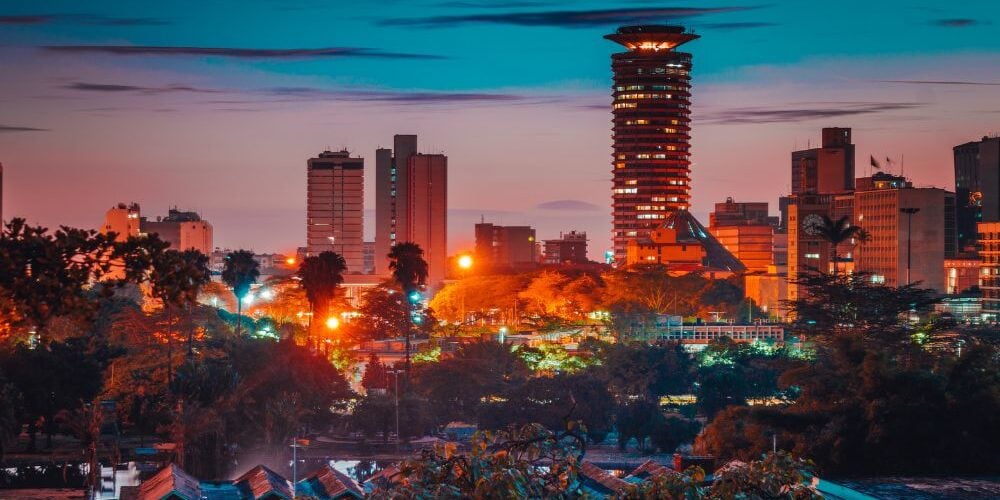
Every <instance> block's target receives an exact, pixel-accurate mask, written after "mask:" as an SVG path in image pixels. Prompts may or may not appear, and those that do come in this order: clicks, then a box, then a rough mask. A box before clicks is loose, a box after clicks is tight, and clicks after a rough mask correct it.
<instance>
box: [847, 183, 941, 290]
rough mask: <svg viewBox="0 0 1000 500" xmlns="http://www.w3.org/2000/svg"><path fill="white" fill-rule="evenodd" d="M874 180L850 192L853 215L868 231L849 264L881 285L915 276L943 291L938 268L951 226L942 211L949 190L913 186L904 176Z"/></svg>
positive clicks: (926, 285)
mask: <svg viewBox="0 0 1000 500" xmlns="http://www.w3.org/2000/svg"><path fill="white" fill-rule="evenodd" d="M873 177H874V176H873ZM897 179H898V178H897ZM861 181H862V180H861V179H859V183H858V185H859V186H862V185H863V183H862V182H861ZM880 186H881V187H879V184H877V183H876V185H875V186H873V188H872V189H866V190H859V191H856V192H855V193H854V221H855V223H856V224H857V225H859V226H861V227H862V228H864V230H865V232H866V233H868V239H867V241H864V242H861V243H860V244H859V245H857V247H856V250H855V253H856V258H855V261H854V264H855V265H854V268H855V270H856V271H858V272H865V273H871V275H872V280H873V281H874V282H876V283H884V284H886V285H887V286H903V285H905V284H907V283H915V282H919V283H920V285H919V286H921V287H922V288H931V289H934V290H937V291H938V292H941V293H944V292H945V291H946V286H945V285H946V283H945V279H944V274H943V273H942V272H941V270H942V269H943V268H944V258H945V250H946V246H947V245H948V242H949V241H950V235H951V234H953V231H954V220H953V219H952V220H951V221H949V217H948V216H947V214H948V212H949V207H954V203H955V195H954V194H953V193H951V192H948V191H945V190H943V189H939V188H914V187H912V184H911V183H910V182H908V181H905V180H902V182H894V183H882V184H881V185H880Z"/></svg>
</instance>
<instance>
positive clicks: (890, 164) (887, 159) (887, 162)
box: [885, 156, 892, 167]
mask: <svg viewBox="0 0 1000 500" xmlns="http://www.w3.org/2000/svg"><path fill="white" fill-rule="evenodd" d="M885 164H886V165H889V166H890V167H891V166H892V158H889V157H888V156H886V157H885Z"/></svg>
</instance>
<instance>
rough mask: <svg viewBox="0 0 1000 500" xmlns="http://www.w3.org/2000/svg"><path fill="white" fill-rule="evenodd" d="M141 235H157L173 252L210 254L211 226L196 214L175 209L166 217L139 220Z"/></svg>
mask: <svg viewBox="0 0 1000 500" xmlns="http://www.w3.org/2000/svg"><path fill="white" fill-rule="evenodd" d="M139 230H140V232H141V233H142V234H154V233H155V234H157V235H159V236H160V239H162V240H163V241H166V242H168V243H170V248H172V249H175V250H197V251H199V252H201V253H203V254H205V255H209V254H211V253H212V250H213V248H214V247H213V246H212V225H211V224H209V223H208V221H206V220H202V218H201V216H199V215H198V214H197V213H196V212H181V211H180V210H177V209H176V208H171V209H170V210H168V211H167V216H166V217H162V218H161V217H157V218H156V220H149V219H147V218H146V217H140V218H139Z"/></svg>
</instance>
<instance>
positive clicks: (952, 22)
mask: <svg viewBox="0 0 1000 500" xmlns="http://www.w3.org/2000/svg"><path fill="white" fill-rule="evenodd" d="M931 24H934V25H935V26H941V27H944V28H968V27H970V26H975V25H977V24H982V23H981V22H980V21H979V20H976V19H968V18H952V19H935V20H934V21H932V22H931Z"/></svg>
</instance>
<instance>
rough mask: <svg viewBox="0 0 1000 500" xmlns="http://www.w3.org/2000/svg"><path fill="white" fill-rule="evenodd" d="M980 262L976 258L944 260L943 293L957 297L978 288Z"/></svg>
mask: <svg viewBox="0 0 1000 500" xmlns="http://www.w3.org/2000/svg"><path fill="white" fill-rule="evenodd" d="M981 267H982V261H981V260H980V259H979V258H978V257H977V258H971V257H969V258H960V259H959V258H951V259H949V258H945V259H944V293H946V294H948V295H957V294H960V293H962V292H965V291H967V290H969V289H970V288H973V287H979V286H980V269H981Z"/></svg>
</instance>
